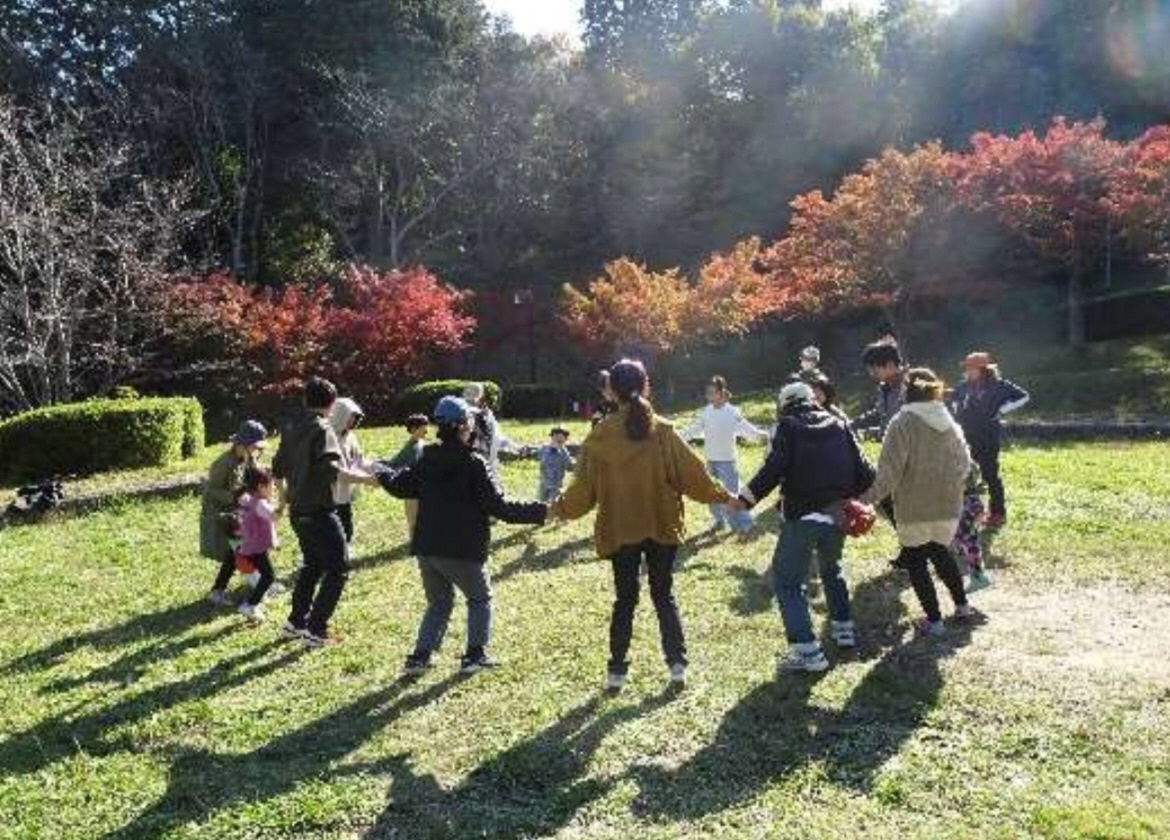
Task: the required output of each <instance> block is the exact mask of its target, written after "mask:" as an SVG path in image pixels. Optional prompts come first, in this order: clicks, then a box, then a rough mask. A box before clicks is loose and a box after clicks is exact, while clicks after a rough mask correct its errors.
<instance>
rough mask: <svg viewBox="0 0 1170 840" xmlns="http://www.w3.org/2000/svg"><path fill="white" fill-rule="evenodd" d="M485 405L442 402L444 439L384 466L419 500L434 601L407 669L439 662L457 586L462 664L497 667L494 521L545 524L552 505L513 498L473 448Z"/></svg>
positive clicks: (398, 487)
mask: <svg viewBox="0 0 1170 840" xmlns="http://www.w3.org/2000/svg"><path fill="white" fill-rule="evenodd" d="M476 414H477V410H476V408H475V407H474V406H472V405H471V404H469V403H468V402H467V401H465V400H462V399H460V398H459V397H443V399H441V400H439V402H438V404H437V405H436V406H435V412H434V420H435V423H436V424H437V425H438V438H439V442H438V443H437V444H433V445H431V446H428V447H426V449H424V450H423V454H422V458H421V459H420V460H419V461H418V463H416V464H414V465H413V466H410V467H408V468H406V469H404V470H399V471H397V472H393V471H388V470H386V471H380V472H379V474H378V479H379V482H380V483H381V485H382V487H383V489H385V490H386V492H388V493H389V494H390V495H391V496H394V497H395V498H399V499H417V500H418V519H417V521H416V522H415V526H414V533H413V535H412V536H411V553H412V554H414V556H415V557H417V558H418V570H419V574H420V575H421V576H422V584H423V590H424V592H425V593H426V598H427V608H426V612H425V613H423V617H422V622H421V623H420V624H419V629H418V637H417V641H416V643H415V647H414V652H413V653H411V655H410V656H408V657H407V659H406V665H405V668H404V670H405V672H406V673H407V674H418V673H421V672H423V671H425V670H427V669H428V668H430V667H431V657H432V656H433V655H434V653H435V651H437V650H438V649H439V646H440V645H441V644H442V642H443V637H444V636H445V635H446V633H447V625H448V623H449V622H450V620H451V611H452V608H453V607H454V604H455V590H456V589H458V590H459V591H460V592H461V593H463V597H464V599H465V600H466V601H467V648H466V651H465V653H464V654H463V660H462V663H461V665H460V670H461V672H462V673H464V674H474V673H477V672H479V671H483V670H486V669H488V668H493V667H495V666H496V664H497V663H496V660H495V659H493V658H492V657H491V656H490V655H489V654H488V651H487V648H488V645H489V643H490V642H491V631H492V584H491V577H490V575H489V573H488V568H487V563H488V549H489V546H490V544H491V521H492V519H493V518H494V519H498V520H500V521H502V522H510V523H512V524H515V525H542V524H544V521H545V519H546V518H547V516H548V506H547V505H545V504H543V503H541V502H517V501H513V500H511V499H508V498H505V496H504V494H503V492H502V491H501V490H500V486H499V484H498V483H497V482H496V480H495V478H494V477H493V476H492V473H491V471H490V470H489V469H488V464H487V461H485V460H484V458H483V456H482V455H481V454H479V453H478V452H476V451H474V449H473V448H472V441H473V436H474V430H475V421H476Z"/></svg>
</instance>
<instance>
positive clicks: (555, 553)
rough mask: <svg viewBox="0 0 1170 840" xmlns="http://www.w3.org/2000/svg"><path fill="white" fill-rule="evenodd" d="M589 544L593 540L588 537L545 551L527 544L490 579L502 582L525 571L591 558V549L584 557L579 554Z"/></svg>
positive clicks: (544, 568) (565, 564)
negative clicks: (518, 554) (521, 551)
mask: <svg viewBox="0 0 1170 840" xmlns="http://www.w3.org/2000/svg"><path fill="white" fill-rule="evenodd" d="M591 545H593V540H592V539H590V538H588V537H584V538H581V539H577V540H573V541H572V542H567V543H564V544H562V545H558V546H556V547H555V548H550V549H548V550H547V551H538V550H537V548H536V546H535V545H533V544H529V545H528V546H527V547H526V548H525V549H524V552H523V553H522V554H521V555H520V556H519V557H517V558H516V559H515V560H513V561H511V562H510V563H507V564H505V565H504V566H502V567H501V568H500V570H499V571H498V572H496V573H495V574H493V575H492V580H493V581H495V582H496V583H502V582H504V581H506V580H508V578H511V577H515V576H516V575H519V574H523V573H525V572H544V571H548V570H550V569H559V568H562V567H564V566H568V565H570V564H572V563H574V562H580V561H582V560H593V559H594V556H595V555H594V554H593V552H592V551H589V552H588V553H587V554H586V555H585V556H584V557H582V556H581V552H582V551H584V550H585V549H586V548H588V547H589V546H591Z"/></svg>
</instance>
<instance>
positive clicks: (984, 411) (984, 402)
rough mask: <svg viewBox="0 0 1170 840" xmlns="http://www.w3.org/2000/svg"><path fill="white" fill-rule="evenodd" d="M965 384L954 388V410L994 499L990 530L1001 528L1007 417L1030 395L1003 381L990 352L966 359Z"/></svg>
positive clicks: (1004, 518)
mask: <svg viewBox="0 0 1170 840" xmlns="http://www.w3.org/2000/svg"><path fill="white" fill-rule="evenodd" d="M963 373H964V377H965V381H964V382H962V383H961V384H960V385H959V386H958V387H957V388H955V394H954V397H953V398H952V403H951V408H952V410H953V411H954V413H955V417H956V418H957V419H958V421H959V425H960V426H962V427H963V433H964V434H965V435H966V436H967V442H968V443H969V444H970V445H971V456H972V457H973V458H974V459H975V463H977V464H978V465H979V471H980V472H981V473H983V480H984V481H986V482H987V490H988V494H989V495H990V497H991V512H990V514H989V515H988V517H987V527H988V528H1001V527H1003V525H1004V524H1005V523H1006V522H1007V502H1006V498H1005V495H1004V488H1003V479H1002V478H1001V477H1000V474H999V453H1000V449H1001V448H1002V446H1003V422H1002V418H1003V416H1004V415H1005V414H1008V413H1010V412H1012V411H1017V410H1019V409H1021V408H1023V407H1024V406H1025V405H1027V404H1028V400H1029V399H1030V397H1029V396H1028V392H1027V391H1025V390H1024V389H1023V388H1021V387H1020V386H1019V385H1016V384H1015V383H1014V382H1009V381H1008V380H1006V379H1004V378H1002V377H1001V376H1000V374H999V365H997V364H996V363H995V359H994V358H992V356H991V354H990V353H972V354H970V355H969V356H967V358H966V359H964V360H963Z"/></svg>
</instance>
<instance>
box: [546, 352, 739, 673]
mask: <svg viewBox="0 0 1170 840" xmlns="http://www.w3.org/2000/svg"><path fill="white" fill-rule="evenodd" d="M610 374H611V375H610V383H611V386H612V388H613V392H614V394H615V396H616V397H617V400H618V405H619V408H618V411H617V413H615V414H613V415H611V416H610V417H608V418H606V419H605V420H603V421H602V422H601V423H599V424H598V425H597V427H596V428H595V429H594V430H593V431H592V432H590V433H589V437H587V438H586V439H585V443H584V444H583V445H582V447H581V454H580V457H579V463H578V466H577V469H576V471H575V472H574V474H573V482H572V483H571V484H570V485H569V488H568V490H566V491H565V494H564V495H563V496H561V498H560V499H558V500H557V501H556V503H555V504H554V505H553V506H552V513H553V515H555V516H556V517H557V518H559V519H580V518H581V517H582V516H584V515H585V514H587V513H589V511H591V510H592V509H593V508H594V507H596V508H597V522H596V526H595V528H594V536H595V541H596V544H597V553H598V555H599V556H601V557H605V558H608V559H609V560H610V562H611V564H612V566H613V583H614V589H615V591H616V598H615V600H614V605H613V615H612V617H611V619H610V624H609V669H608V674H607V677H606V683H605V684H606V688H607V689H609V690H613V691H616V690H619V689H621V688H622V686H624V685H625V683H626V675H627V673H628V670H629V661H628V658H627V657H628V654H629V650H630V641H631V639H632V637H633V633H634V614H635V612H636V611H637V608H638V589H639V575H638V572H639V569H640V568H641V566H642V564H643V563H645V564H646V567H647V574H648V577H649V578H650V598H651V600H652V601H653V602H654V611H655V612H656V613H657V614H658V631H659V635H660V637H661V641H662V652H663V654H664V656H665V659H666V665H667V667H668V668H669V670H670V681H671V683H672V684H675V685H681V684H682V683H684V682H685V681H686V669H687V647H686V640H685V638H684V636H683V626H682V619H681V618H680V617H679V613H678V603H677V601H675V597H674V561H675V557H676V556H677V555H678V547H679V544H680V543H681V542H682V541H683V539H684V538H685V537H686V519H685V516H684V513H685V511H684V508H683V496H687V497H689V498H692V499H694V500H695V501H699V502H707V503H709V504H715V503H719V504H722V505H726V504H727V503H728V502H730V501H731V496H730V495H729V494H728V492H727V490H726V489H725V488H724V487H723V485H721V484H720V483H719V482H717V481H715V480H714V479H713V478H711V476H710V475H709V474H708V473H707V471H706V470H705V469H704V468H703V462H702V461H701V460H700V459H699V457H698V456H697V455H696V454H695V453H694V451H693V450H692V449H691V448H690V447H689V446H687V444H686V442H685V441H684V440H683V439H682V438H681V437H680V436H679V434H678V432H676V431H675V429H674V427H673V426H672V425H671V424H670V423H668V422H667V421H665V420H663V419H662V418H660V417H659V416H658V415H657V414H655V412H654V408H653V406H651V405H650V401H649V399H648V394H649V393H650V381H649V378H648V377H647V376H646V369H645V368H644V367H643V366H642V364H641V362H636V361H632V360H623V361H621V362H618V363H617V364H616V365H614V366H613V368H612V369H611V371H610Z"/></svg>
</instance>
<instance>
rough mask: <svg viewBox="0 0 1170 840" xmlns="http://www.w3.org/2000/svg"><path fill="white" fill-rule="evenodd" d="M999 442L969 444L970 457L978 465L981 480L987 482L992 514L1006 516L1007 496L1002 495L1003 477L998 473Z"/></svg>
mask: <svg viewBox="0 0 1170 840" xmlns="http://www.w3.org/2000/svg"><path fill="white" fill-rule="evenodd" d="M999 450H1000V443H999V441H998V440H996V441H985V442H977V443H972V444H971V457H972V458H973V459H975V463H976V464H978V465H979V472H981V473H983V480H984V481H985V482H987V495H988V502H989V504H988V508H989V509H990V512H991V515H992V516H1007V498H1006V496H1005V495H1004V489H1003V478H1001V477H1000V474H999Z"/></svg>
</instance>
